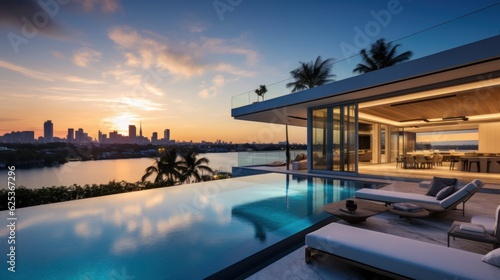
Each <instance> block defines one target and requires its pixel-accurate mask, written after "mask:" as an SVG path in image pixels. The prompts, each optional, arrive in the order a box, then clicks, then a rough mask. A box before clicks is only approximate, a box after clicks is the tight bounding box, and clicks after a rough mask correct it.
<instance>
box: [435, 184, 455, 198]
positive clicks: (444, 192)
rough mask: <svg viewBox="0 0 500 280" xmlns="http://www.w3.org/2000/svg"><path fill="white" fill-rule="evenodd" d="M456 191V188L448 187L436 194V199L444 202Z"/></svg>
mask: <svg viewBox="0 0 500 280" xmlns="http://www.w3.org/2000/svg"><path fill="white" fill-rule="evenodd" d="M454 189H455V186H454V185H453V186H447V187H445V188H443V189H441V190H440V191H439V192H438V193H437V194H436V199H437V200H442V199H445V198H447V197H448V196H449V195H450V194H452V193H453V190H454Z"/></svg>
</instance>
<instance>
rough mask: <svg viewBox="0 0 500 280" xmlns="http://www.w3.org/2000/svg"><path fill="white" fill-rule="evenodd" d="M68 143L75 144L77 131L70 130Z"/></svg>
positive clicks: (67, 138)
mask: <svg viewBox="0 0 500 280" xmlns="http://www.w3.org/2000/svg"><path fill="white" fill-rule="evenodd" d="M66 140H67V141H68V142H73V141H74V140H75V129H74V128H68V137H66Z"/></svg>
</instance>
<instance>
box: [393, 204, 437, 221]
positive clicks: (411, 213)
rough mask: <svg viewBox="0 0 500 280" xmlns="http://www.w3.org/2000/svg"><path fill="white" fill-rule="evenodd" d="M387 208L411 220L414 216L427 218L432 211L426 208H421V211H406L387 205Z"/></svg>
mask: <svg viewBox="0 0 500 280" xmlns="http://www.w3.org/2000/svg"><path fill="white" fill-rule="evenodd" d="M387 210H389V212H391V213H394V214H396V215H398V216H399V217H400V218H405V219H407V220H409V221H411V219H412V218H426V217H429V215H430V214H431V212H429V211H428V210H426V209H421V210H419V211H405V210H400V209H397V208H395V207H387Z"/></svg>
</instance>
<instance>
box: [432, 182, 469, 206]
mask: <svg viewBox="0 0 500 280" xmlns="http://www.w3.org/2000/svg"><path fill="white" fill-rule="evenodd" d="M475 188H477V186H476V184H474V183H472V182H471V183H468V184H467V185H465V186H463V187H462V188H461V189H459V190H458V191H456V192H454V193H453V194H451V195H449V196H448V197H447V198H445V199H443V200H440V201H439V205H441V207H443V208H448V207H450V206H451V205H453V204H455V203H456V202H457V201H459V200H460V199H462V198H464V197H465V196H467V195H468V194H469V193H470V192H472V191H473V190H474V189H475Z"/></svg>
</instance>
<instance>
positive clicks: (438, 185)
mask: <svg viewBox="0 0 500 280" xmlns="http://www.w3.org/2000/svg"><path fill="white" fill-rule="evenodd" d="M456 183H457V179H455V178H441V177H434V178H432V182H431V186H430V188H429V191H428V192H427V193H426V195H430V196H436V195H437V194H438V192H439V191H440V190H442V189H444V188H446V187H447V186H453V190H454V187H455V184H456Z"/></svg>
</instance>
